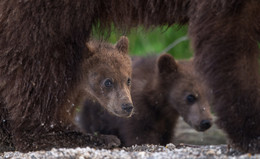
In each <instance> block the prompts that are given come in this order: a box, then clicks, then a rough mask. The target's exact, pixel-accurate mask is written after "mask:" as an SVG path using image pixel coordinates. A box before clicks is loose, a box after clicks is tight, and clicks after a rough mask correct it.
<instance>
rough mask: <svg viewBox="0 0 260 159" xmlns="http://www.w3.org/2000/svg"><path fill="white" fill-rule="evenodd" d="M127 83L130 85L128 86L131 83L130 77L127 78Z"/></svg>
mask: <svg viewBox="0 0 260 159" xmlns="http://www.w3.org/2000/svg"><path fill="white" fill-rule="evenodd" d="M127 85H128V86H130V85H131V79H130V78H128V79H127Z"/></svg>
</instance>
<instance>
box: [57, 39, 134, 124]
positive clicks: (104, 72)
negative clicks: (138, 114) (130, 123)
mask: <svg viewBox="0 0 260 159" xmlns="http://www.w3.org/2000/svg"><path fill="white" fill-rule="evenodd" d="M86 45H87V49H88V50H89V52H90V53H89V52H88V53H87V54H84V55H85V56H83V59H84V60H83V62H82V64H81V69H82V70H81V71H80V72H82V74H81V78H80V82H79V83H78V85H77V86H76V87H75V89H74V91H73V92H72V93H71V96H70V97H69V98H68V100H67V103H66V105H67V109H66V112H64V113H61V114H69V116H71V117H73V118H66V119H71V120H72V121H74V117H75V115H76V111H75V110H76V109H75V108H78V107H77V106H81V105H83V103H84V101H85V99H86V98H88V99H90V100H92V101H97V102H99V103H100V104H101V106H103V107H104V108H105V109H106V110H107V111H109V112H110V113H111V114H113V115H116V116H119V117H129V116H131V114H132V111H133V104H132V99H131V94H130V82H131V74H132V67H131V59H130V57H129V56H128V39H127V38H126V37H124V36H123V37H121V38H120V40H119V41H118V42H117V44H116V45H115V46H114V45H111V44H109V43H105V42H100V41H93V40H92V41H89V42H88V43H87V44H86ZM70 109H72V110H70ZM72 113H73V115H71V114H72Z"/></svg>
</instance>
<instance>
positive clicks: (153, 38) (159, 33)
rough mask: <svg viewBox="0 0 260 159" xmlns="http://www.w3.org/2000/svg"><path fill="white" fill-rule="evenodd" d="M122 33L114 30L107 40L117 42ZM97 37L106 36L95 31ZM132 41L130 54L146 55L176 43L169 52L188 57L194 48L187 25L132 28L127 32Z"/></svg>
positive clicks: (175, 55) (160, 51)
mask: <svg viewBox="0 0 260 159" xmlns="http://www.w3.org/2000/svg"><path fill="white" fill-rule="evenodd" d="M120 35H122V33H117V32H115V31H112V32H111V34H110V35H107V38H108V39H106V40H107V41H109V42H111V43H113V44H114V43H116V41H117V40H118V39H119V38H120ZM93 36H94V37H95V38H100V37H104V35H98V34H96V33H95V31H94V35H93ZM126 36H127V37H128V39H129V42H130V51H129V52H130V54H131V55H137V56H144V55H146V54H151V53H162V52H164V50H165V49H166V50H167V47H171V45H175V44H176V45H175V46H174V47H173V48H172V49H170V50H169V51H167V53H170V54H172V55H173V56H174V57H175V58H176V59H187V58H190V57H191V56H192V50H191V48H190V46H189V40H188V38H187V27H178V26H177V25H175V26H173V27H170V28H167V27H160V28H153V29H150V30H148V31H147V29H143V28H141V27H139V28H137V29H133V30H131V31H130V32H129V33H127V34H126Z"/></svg>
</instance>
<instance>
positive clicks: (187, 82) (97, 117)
mask: <svg viewBox="0 0 260 159" xmlns="http://www.w3.org/2000/svg"><path fill="white" fill-rule="evenodd" d="M132 62H133V76H132V88H131V89H132V91H131V95H132V99H133V103H134V106H135V112H134V115H133V116H132V117H131V118H127V119H126V118H125V119H122V118H118V117H115V116H111V115H110V114H109V113H107V111H106V110H104V109H103V108H101V107H100V106H99V103H94V102H92V101H91V100H87V101H86V103H85V105H84V107H83V110H82V112H81V114H80V124H81V126H82V127H83V129H84V130H85V131H86V132H91V133H94V132H98V133H101V134H113V135H116V136H118V137H119V138H120V140H121V143H122V145H123V146H130V145H133V144H162V145H165V144H167V143H170V142H172V138H173V134H174V128H175V125H176V122H177V119H178V118H179V116H181V117H183V118H184V120H185V121H186V122H187V123H188V124H189V125H190V126H191V127H193V128H194V129H196V130H197V131H205V130H207V129H208V128H210V127H211V124H212V117H211V113H210V106H209V103H208V100H207V99H206V94H205V93H206V92H205V91H206V88H204V85H203V83H202V82H201V80H200V78H199V77H198V75H197V73H196V72H195V71H194V67H193V62H192V60H191V61H175V60H174V58H173V57H172V56H171V55H169V54H163V55H161V56H159V57H156V56H151V57H147V58H135V59H133V61H132Z"/></svg>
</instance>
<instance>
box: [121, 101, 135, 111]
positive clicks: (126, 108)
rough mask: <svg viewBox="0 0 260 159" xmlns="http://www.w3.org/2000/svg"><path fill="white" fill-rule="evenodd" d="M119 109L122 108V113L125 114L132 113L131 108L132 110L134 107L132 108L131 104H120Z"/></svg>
mask: <svg viewBox="0 0 260 159" xmlns="http://www.w3.org/2000/svg"><path fill="white" fill-rule="evenodd" d="M121 107H122V109H123V110H124V111H126V112H127V113H130V112H132V110H133V108H134V106H133V104H132V103H127V104H122V106H121Z"/></svg>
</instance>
